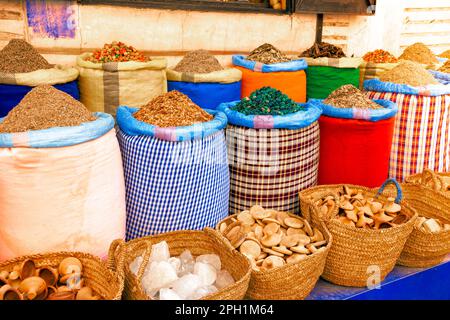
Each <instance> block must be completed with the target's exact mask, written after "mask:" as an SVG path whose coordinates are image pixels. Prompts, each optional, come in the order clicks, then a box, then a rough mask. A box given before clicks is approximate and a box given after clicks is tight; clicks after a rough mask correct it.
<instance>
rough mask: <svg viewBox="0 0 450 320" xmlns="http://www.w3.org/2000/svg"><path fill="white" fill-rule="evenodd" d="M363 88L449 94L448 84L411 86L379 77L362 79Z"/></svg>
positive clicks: (408, 92) (415, 93) (422, 93)
mask: <svg viewBox="0 0 450 320" xmlns="http://www.w3.org/2000/svg"><path fill="white" fill-rule="evenodd" d="M364 90H366V91H376V92H396V93H403V94H412V95H419V96H441V95H445V94H450V85H444V84H431V85H427V86H423V87H413V86H410V85H407V84H398V83H393V82H383V81H381V80H380V79H370V80H365V81H364Z"/></svg>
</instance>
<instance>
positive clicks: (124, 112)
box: [116, 106, 227, 141]
mask: <svg viewBox="0 0 450 320" xmlns="http://www.w3.org/2000/svg"><path fill="white" fill-rule="evenodd" d="M137 110H138V108H131V107H126V106H121V107H119V108H118V109H117V116H116V117H117V124H118V125H119V128H120V130H122V131H123V132H125V133H126V134H128V135H130V136H139V135H146V136H151V137H156V138H158V139H161V140H167V141H188V140H194V139H201V138H204V137H206V136H209V135H212V134H214V133H216V132H219V131H220V130H222V129H224V128H225V127H226V126H227V117H226V116H225V114H224V113H223V112H220V111H217V110H210V109H206V110H205V111H206V112H208V113H209V114H212V115H213V116H214V119H212V120H211V121H208V122H201V123H196V124H193V125H192V126H184V127H172V128H160V127H157V126H154V125H151V124H148V123H145V122H142V121H139V120H137V119H135V118H134V117H133V114H134V113H135V112H136V111H137Z"/></svg>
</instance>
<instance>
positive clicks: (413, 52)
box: [399, 42, 439, 65]
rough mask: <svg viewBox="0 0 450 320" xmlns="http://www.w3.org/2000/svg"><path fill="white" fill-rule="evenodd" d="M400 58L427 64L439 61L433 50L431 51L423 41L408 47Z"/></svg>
mask: <svg viewBox="0 0 450 320" xmlns="http://www.w3.org/2000/svg"><path fill="white" fill-rule="evenodd" d="M399 59H403V60H411V61H415V62H418V63H422V64H426V65H432V64H434V63H438V62H439V61H438V59H437V58H436V56H435V55H434V54H433V52H431V50H430V48H428V47H427V46H426V45H424V44H423V43H421V42H417V43H414V44H413V45H410V46H409V47H407V48H406V49H405V51H403V53H402V55H401V56H400V57H399Z"/></svg>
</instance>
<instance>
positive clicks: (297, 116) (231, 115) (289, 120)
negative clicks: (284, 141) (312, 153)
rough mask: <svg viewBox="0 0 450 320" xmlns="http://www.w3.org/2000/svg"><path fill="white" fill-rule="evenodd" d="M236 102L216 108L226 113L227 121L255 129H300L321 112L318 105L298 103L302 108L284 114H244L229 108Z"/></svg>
mask: <svg viewBox="0 0 450 320" xmlns="http://www.w3.org/2000/svg"><path fill="white" fill-rule="evenodd" d="M237 103H239V101H233V102H230V103H222V104H221V105H220V106H219V108H218V109H219V110H220V111H223V112H224V113H225V114H226V116H227V118H228V122H229V123H231V124H233V125H237V126H242V127H247V128H255V129H301V128H305V127H307V126H309V125H310V124H312V123H313V122H315V121H317V119H319V117H320V114H321V113H322V110H321V109H320V108H319V107H318V106H315V105H313V104H301V103H300V105H302V106H303V107H304V110H300V111H298V112H295V113H291V114H288V115H284V116H272V115H245V114H243V113H241V112H238V111H236V110H232V109H231V108H232V107H234V106H235V105H236V104H237Z"/></svg>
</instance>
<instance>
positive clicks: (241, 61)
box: [232, 55, 308, 73]
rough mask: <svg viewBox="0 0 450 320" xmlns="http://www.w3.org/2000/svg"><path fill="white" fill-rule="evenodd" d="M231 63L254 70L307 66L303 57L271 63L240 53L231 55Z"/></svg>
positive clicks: (289, 69)
mask: <svg viewBox="0 0 450 320" xmlns="http://www.w3.org/2000/svg"><path fill="white" fill-rule="evenodd" d="M232 62H233V65H235V66H239V67H243V68H246V69H249V70H252V71H255V72H263V73H270V72H283V71H288V72H289V71H300V70H305V69H307V68H308V64H307V63H306V61H305V59H302V58H301V59H297V60H292V61H289V62H280V63H273V64H264V63H261V62H256V61H251V60H247V59H245V58H244V56H241V55H233V57H232Z"/></svg>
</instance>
